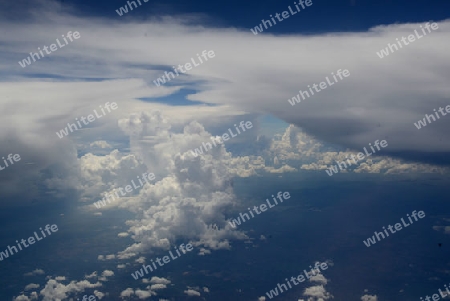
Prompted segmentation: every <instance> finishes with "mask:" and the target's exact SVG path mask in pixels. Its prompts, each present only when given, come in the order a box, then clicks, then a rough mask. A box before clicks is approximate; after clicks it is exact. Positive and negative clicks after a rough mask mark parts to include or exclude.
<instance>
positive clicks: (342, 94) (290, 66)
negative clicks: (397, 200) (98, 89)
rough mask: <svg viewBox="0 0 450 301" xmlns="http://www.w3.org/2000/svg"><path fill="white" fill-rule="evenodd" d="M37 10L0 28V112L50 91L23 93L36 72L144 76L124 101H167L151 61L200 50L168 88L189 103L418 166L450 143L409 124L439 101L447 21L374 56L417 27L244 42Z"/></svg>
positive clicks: (163, 62)
mask: <svg viewBox="0 0 450 301" xmlns="http://www.w3.org/2000/svg"><path fill="white" fill-rule="evenodd" d="M44 3H46V2H44ZM41 9H42V8H39V7H38V8H36V11H33V15H35V16H38V15H39V14H40V13H42V14H43V15H45V16H46V18H41V17H39V18H30V21H28V23H17V22H7V21H4V22H3V23H1V24H0V25H1V26H2V28H4V29H5V30H4V31H2V32H1V33H0V41H1V42H2V46H1V51H2V56H1V59H0V64H1V66H2V74H3V75H4V77H5V78H6V82H8V84H10V83H9V82H15V84H14V85H13V88H12V89H11V90H9V91H8V92H9V93H8V95H7V96H8V97H10V98H9V100H8V97H7V99H6V101H5V100H3V101H2V103H3V104H4V105H5V106H10V105H11V104H13V105H14V106H15V107H16V108H19V109H20V108H21V106H26V105H28V104H29V103H35V101H36V98H39V99H46V98H47V94H48V93H52V91H48V90H46V89H41V91H40V93H38V94H36V93H31V91H30V92H29V91H27V90H26V89H24V87H25V86H24V85H29V84H27V83H26V82H27V81H29V77H30V76H32V77H33V76H35V74H48V75H49V76H54V77H62V78H65V79H66V80H69V81H73V80H78V81H79V80H80V79H89V78H97V79H99V78H101V79H104V80H113V79H122V78H134V79H142V80H144V81H145V82H146V83H147V85H148V88H145V87H142V89H141V90H140V91H141V92H142V93H136V91H132V90H129V93H128V94H125V96H127V98H128V99H130V98H131V99H132V98H134V97H143V95H142V94H146V93H147V96H152V95H155V94H157V93H159V94H160V95H163V94H169V93H172V92H174V91H176V90H177V88H174V87H171V88H167V87H159V88H157V87H156V86H154V85H153V83H152V81H153V80H155V79H156V78H157V77H159V76H161V75H163V74H164V71H163V70H161V69H160V68H158V67H156V66H167V67H168V68H170V66H174V65H178V64H184V63H186V62H189V61H190V58H191V57H196V54H197V53H200V52H201V51H203V50H205V49H206V50H214V52H215V54H216V56H215V57H214V58H213V59H210V60H209V61H208V62H205V63H204V64H202V65H200V66H198V67H195V68H193V69H192V70H191V71H189V73H188V75H185V76H180V77H178V78H176V80H172V81H171V84H175V85H177V86H178V87H188V86H190V85H192V84H193V83H194V82H195V83H196V84H195V86H196V87H197V88H198V89H199V91H198V92H197V93H195V94H192V95H190V96H189V99H191V100H199V101H203V102H207V103H215V104H225V105H231V106H234V107H236V108H240V109H242V110H246V111H248V112H253V113H270V114H272V115H274V116H277V117H278V118H280V119H282V120H285V121H287V122H288V123H293V124H295V125H297V126H299V127H302V128H303V129H304V130H306V131H307V132H308V133H310V134H312V135H314V136H317V137H318V138H319V139H321V140H324V141H326V142H332V143H336V144H339V145H343V146H345V147H350V148H354V149H361V148H362V147H363V146H366V145H367V144H368V143H369V142H373V141H374V140H376V139H388V141H389V148H388V149H386V153H391V154H396V155H400V156H404V157H406V158H416V159H421V158H422V159H424V160H428V159H430V158H431V156H434V157H435V159H436V160H443V161H445V160H446V158H445V157H446V155H447V154H448V151H449V150H450V142H449V141H448V140H447V139H442V138H443V137H445V136H444V135H445V130H446V129H447V128H448V126H449V124H450V118H445V117H442V118H441V119H440V120H438V121H436V122H434V123H432V124H430V125H428V126H427V127H426V128H423V129H421V130H417V128H416V127H415V126H414V125H413V122H417V121H418V120H419V119H421V118H423V117H424V114H426V113H428V114H430V113H432V112H433V109H438V108H439V107H445V106H446V105H448V104H450V101H449V100H448V95H449V92H450V87H449V86H448V84H447V83H448V79H449V75H450V74H449V72H450V71H449V70H450V69H449V64H450V60H449V58H450V54H449V53H448V51H447V49H448V43H449V42H448V41H449V40H450V39H449V35H450V22H449V21H448V20H447V21H439V22H438V24H439V29H438V30H436V31H432V32H431V33H430V34H428V35H427V36H425V37H423V38H421V39H420V40H417V41H415V42H414V43H411V44H410V45H408V46H403V48H402V49H399V50H398V51H397V52H394V53H392V54H391V55H389V56H388V57H385V58H383V59H380V58H379V57H378V56H377V55H376V52H377V51H380V50H381V49H382V48H384V47H386V46H387V43H388V42H390V43H393V42H395V39H396V38H401V37H402V36H407V35H409V34H412V33H413V32H414V30H415V29H418V30H420V27H419V26H420V24H396V25H389V26H379V27H375V28H372V29H371V30H369V31H368V32H363V33H351V32H349V33H333V34H321V35H309V36H303V35H285V36H273V35H269V34H263V35H258V36H254V35H253V34H251V33H250V31H240V30H237V29H233V28H225V29H217V28H213V29H212V28H206V27H204V26H197V25H186V20H181V19H172V18H165V19H164V18H163V19H162V20H161V19H159V20H148V21H142V22H127V21H125V20H122V19H121V20H109V19H100V18H93V17H80V16H77V14H76V12H73V11H70V10H62V9H61V8H60V7H59V5H55V4H54V5H53V6H46V8H45V12H44V11H41ZM52 9H53V10H52ZM190 21H192V20H190ZM68 31H79V32H80V35H81V38H80V39H78V40H75V41H74V42H71V43H70V44H69V45H67V46H65V47H64V48H61V49H58V50H57V51H56V52H54V53H52V54H50V55H47V57H45V58H43V59H41V60H38V61H36V62H33V63H32V64H31V65H30V66H27V67H26V68H22V67H20V66H19V64H17V61H19V60H22V59H24V58H25V57H27V55H28V53H29V52H30V51H37V47H42V46H43V45H49V44H50V43H53V41H55V39H56V38H58V37H61V34H66V33H67V32H68ZM156 45H157V46H156ZM180 46H182V47H180ZM338 69H348V70H349V71H350V76H349V77H348V78H345V79H344V80H342V81H340V82H338V83H336V84H335V85H333V86H332V87H329V88H327V89H326V90H324V91H321V92H319V93H318V94H316V95H314V96H312V97H310V98H307V99H306V100H303V101H302V102H301V103H299V104H296V105H295V106H294V107H292V106H291V105H290V104H289V103H288V101H287V100H288V99H289V98H291V97H293V96H294V95H296V94H297V93H298V91H299V89H301V90H306V89H307V86H308V85H312V84H313V83H319V82H321V81H323V80H324V79H325V76H330V75H331V72H336V70H338ZM77 85H78V86H79V88H78V89H77V90H79V91H87V93H89V92H91V90H92V89H90V88H89V87H91V86H93V84H92V83H88V82H84V81H81V82H79V83H77ZM14 87H15V89H14ZM118 88H119V89H120V87H118ZM156 88H157V89H156ZM14 90H15V91H14ZM19 90H20V91H22V92H21V93H17V91H19ZM105 92H106V93H105V96H106V95H110V96H113V95H114V92H113V88H108V90H107V91H105ZM68 95H70V93H67V95H64V96H62V97H63V99H61V102H73V103H74V104H76V103H77V102H78V99H75V97H74V98H73V100H70V98H69V99H66V98H67V97H69V96H68ZM138 95H139V96H138ZM64 100H65V101H64ZM41 117H42V118H44V117H45V116H41Z"/></svg>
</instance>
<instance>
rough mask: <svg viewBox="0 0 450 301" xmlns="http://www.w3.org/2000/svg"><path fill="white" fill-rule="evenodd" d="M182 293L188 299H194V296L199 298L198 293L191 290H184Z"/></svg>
mask: <svg viewBox="0 0 450 301" xmlns="http://www.w3.org/2000/svg"><path fill="white" fill-rule="evenodd" d="M184 293H185V294H186V295H188V296H189V297H194V296H195V297H200V293H199V292H197V291H196V290H193V289H188V290H185V291H184Z"/></svg>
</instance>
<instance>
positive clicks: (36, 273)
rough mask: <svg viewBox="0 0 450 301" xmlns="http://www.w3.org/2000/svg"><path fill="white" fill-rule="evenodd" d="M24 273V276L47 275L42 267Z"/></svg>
mask: <svg viewBox="0 0 450 301" xmlns="http://www.w3.org/2000/svg"><path fill="white" fill-rule="evenodd" d="M23 275H24V276H36V275H45V272H44V270H41V269H35V270H34V271H32V272H29V273H25V274H23Z"/></svg>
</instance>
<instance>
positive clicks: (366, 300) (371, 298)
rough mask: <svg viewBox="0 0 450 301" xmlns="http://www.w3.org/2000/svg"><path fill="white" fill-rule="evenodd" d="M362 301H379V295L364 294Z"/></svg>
mask: <svg viewBox="0 0 450 301" xmlns="http://www.w3.org/2000/svg"><path fill="white" fill-rule="evenodd" d="M361 301H378V298H377V295H364V296H362V297H361Z"/></svg>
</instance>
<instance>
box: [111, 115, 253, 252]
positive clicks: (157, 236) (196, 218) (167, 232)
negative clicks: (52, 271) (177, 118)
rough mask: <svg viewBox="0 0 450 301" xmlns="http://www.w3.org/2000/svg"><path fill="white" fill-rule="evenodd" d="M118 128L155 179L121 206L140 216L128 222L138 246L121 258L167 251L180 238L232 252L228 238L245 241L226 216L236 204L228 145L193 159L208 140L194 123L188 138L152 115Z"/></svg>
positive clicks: (121, 123) (135, 117)
mask: <svg viewBox="0 0 450 301" xmlns="http://www.w3.org/2000/svg"><path fill="white" fill-rule="evenodd" d="M119 127H120V128H121V129H122V130H123V131H124V132H125V133H127V134H128V135H129V136H130V145H131V150H130V151H131V152H132V153H134V154H135V156H136V157H137V158H138V160H140V161H142V162H143V163H144V164H145V165H146V167H147V168H148V169H149V170H152V171H154V173H155V175H156V181H155V183H151V184H147V185H145V186H144V187H143V188H142V189H141V190H140V191H139V194H138V195H136V196H135V197H133V198H128V199H126V200H123V201H120V202H118V206H120V207H122V208H125V209H127V210H129V211H131V212H134V213H136V218H135V219H133V220H129V221H128V222H127V224H128V225H129V226H130V229H129V232H131V234H132V237H133V238H134V240H135V243H134V244H133V245H131V246H130V247H128V248H127V249H126V250H124V251H123V252H121V253H120V254H119V258H129V257H132V256H134V255H136V254H138V253H140V252H144V251H148V250H149V249H151V248H154V247H156V248H163V249H168V248H169V247H170V246H171V245H173V243H174V242H175V239H184V240H189V241H192V244H193V245H194V246H203V247H205V248H211V249H220V248H229V241H228V240H229V239H243V238H245V237H246V236H245V235H244V234H242V233H240V232H238V231H235V230H232V229H231V228H230V226H229V225H228V224H227V223H226V221H225V217H224V215H223V213H222V212H226V211H227V209H228V208H230V207H231V206H232V205H233V203H234V194H233V190H232V187H231V181H230V180H231V174H230V173H229V171H228V168H227V166H226V162H227V161H228V160H229V159H230V153H228V152H226V150H225V148H224V147H223V145H220V146H218V147H216V148H214V149H213V150H211V151H210V152H208V153H207V154H205V155H204V156H201V157H193V156H192V154H191V153H190V151H189V150H190V149H192V148H193V147H194V146H197V145H199V144H200V143H201V142H202V141H204V140H205V139H209V136H210V134H209V133H207V132H206V131H205V130H204V128H203V126H202V125H201V124H199V123H197V122H191V123H190V124H188V125H187V126H185V127H184V129H183V133H174V132H172V131H171V125H170V123H169V121H168V120H167V119H166V118H164V116H163V115H162V114H161V113H160V112H158V111H153V112H151V113H141V114H133V115H132V116H130V117H129V118H126V119H121V120H119ZM210 224H217V225H218V227H217V228H211V227H209V225H210Z"/></svg>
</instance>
